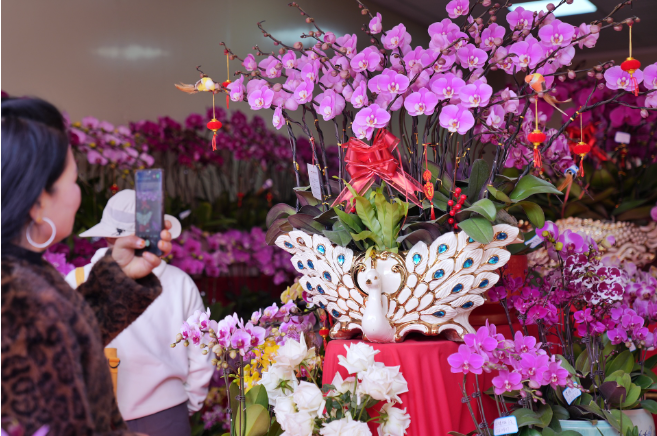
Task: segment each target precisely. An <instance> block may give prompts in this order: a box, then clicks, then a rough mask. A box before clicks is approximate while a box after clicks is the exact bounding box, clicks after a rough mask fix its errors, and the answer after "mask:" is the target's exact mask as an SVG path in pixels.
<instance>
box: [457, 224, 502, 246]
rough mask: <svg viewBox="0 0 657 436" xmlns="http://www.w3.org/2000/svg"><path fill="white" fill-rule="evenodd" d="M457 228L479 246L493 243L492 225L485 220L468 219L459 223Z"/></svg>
mask: <svg viewBox="0 0 657 436" xmlns="http://www.w3.org/2000/svg"><path fill="white" fill-rule="evenodd" d="M459 227H460V228H461V229H463V231H464V232H465V233H466V234H467V235H468V236H470V237H471V238H472V239H474V240H475V241H477V242H479V243H480V244H490V243H491V242H492V241H493V236H494V235H493V225H492V224H491V223H490V221H488V220H487V219H485V218H470V219H467V220H465V221H461V222H460V223H459Z"/></svg>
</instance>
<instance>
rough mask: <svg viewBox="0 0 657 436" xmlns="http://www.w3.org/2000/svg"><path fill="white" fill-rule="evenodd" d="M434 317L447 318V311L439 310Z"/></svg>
mask: <svg viewBox="0 0 657 436" xmlns="http://www.w3.org/2000/svg"><path fill="white" fill-rule="evenodd" d="M433 316H435V317H438V318H442V317H443V316H445V311H444V310H439V311H438V312H434V313H433Z"/></svg>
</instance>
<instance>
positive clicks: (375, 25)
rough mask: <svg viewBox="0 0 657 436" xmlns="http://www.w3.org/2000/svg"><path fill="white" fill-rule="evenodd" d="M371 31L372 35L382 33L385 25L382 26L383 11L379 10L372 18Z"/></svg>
mask: <svg viewBox="0 0 657 436" xmlns="http://www.w3.org/2000/svg"><path fill="white" fill-rule="evenodd" d="M369 27H370V33H371V34H372V35H376V34H378V33H381V31H382V30H383V27H382V26H381V13H379V12H377V13H376V16H375V17H374V18H372V19H371V20H370V24H369Z"/></svg>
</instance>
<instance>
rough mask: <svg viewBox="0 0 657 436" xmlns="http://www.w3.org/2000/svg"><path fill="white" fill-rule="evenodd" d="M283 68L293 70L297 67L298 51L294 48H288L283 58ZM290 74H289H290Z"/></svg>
mask: <svg viewBox="0 0 657 436" xmlns="http://www.w3.org/2000/svg"><path fill="white" fill-rule="evenodd" d="M281 62H282V63H283V68H285V69H286V70H291V69H293V68H296V67H297V53H296V52H295V51H294V50H288V51H287V52H286V53H285V54H284V55H283V57H282V58H281ZM288 75H289V74H288Z"/></svg>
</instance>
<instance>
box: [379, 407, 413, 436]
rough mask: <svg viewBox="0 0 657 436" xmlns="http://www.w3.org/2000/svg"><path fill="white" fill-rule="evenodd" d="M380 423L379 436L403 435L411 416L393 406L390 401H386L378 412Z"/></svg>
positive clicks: (409, 423)
mask: <svg viewBox="0 0 657 436" xmlns="http://www.w3.org/2000/svg"><path fill="white" fill-rule="evenodd" d="M379 414H380V415H381V419H382V421H381V425H379V429H378V430H379V436H403V435H405V434H406V429H407V428H408V427H409V426H410V425H411V417H410V416H409V415H408V413H406V409H404V410H402V409H399V408H397V407H393V406H392V403H386V404H384V405H383V407H382V408H381V411H380V412H379Z"/></svg>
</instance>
